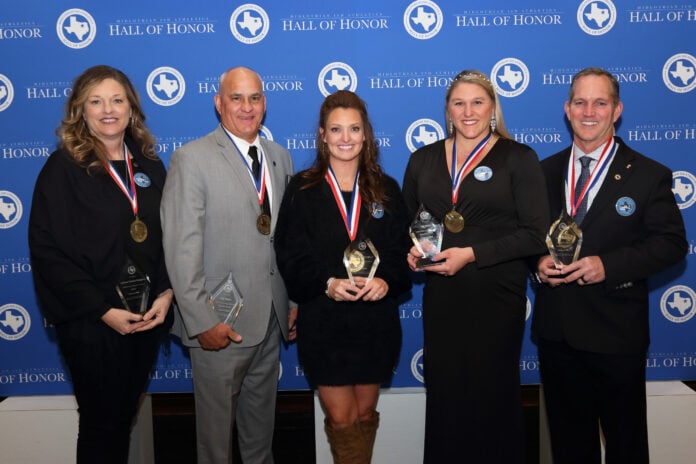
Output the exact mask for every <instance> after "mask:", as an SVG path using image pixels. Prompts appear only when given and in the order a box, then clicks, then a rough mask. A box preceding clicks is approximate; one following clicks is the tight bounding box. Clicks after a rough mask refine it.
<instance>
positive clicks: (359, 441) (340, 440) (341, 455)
mask: <svg viewBox="0 0 696 464" xmlns="http://www.w3.org/2000/svg"><path fill="white" fill-rule="evenodd" d="M324 431H325V432H326V437H327V438H328V440H329V445H330V446H331V455H332V456H333V460H334V464H369V462H370V458H369V456H368V454H367V450H366V447H367V444H366V442H365V438H364V436H363V433H362V431H361V429H360V425H359V423H358V422H355V423H353V424H351V425H349V426H348V427H344V428H342V429H335V428H333V427H332V426H331V424H329V421H328V420H327V419H324Z"/></svg>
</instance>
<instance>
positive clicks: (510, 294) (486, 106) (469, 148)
mask: <svg viewBox="0 0 696 464" xmlns="http://www.w3.org/2000/svg"><path fill="white" fill-rule="evenodd" d="M445 113H446V119H447V123H448V130H449V132H450V136H449V137H448V138H447V139H445V140H441V141H438V142H435V143H433V144H431V145H428V146H425V147H423V148H421V149H419V150H418V151H416V152H414V153H413V154H412V155H411V158H410V160H409V163H408V166H407V168H406V173H405V177H404V183H403V193H404V199H405V201H406V204H407V206H408V208H409V210H410V212H411V214H415V212H416V211H417V209H418V208H419V207H420V206H423V207H424V208H425V209H426V210H427V211H428V212H430V213H431V214H432V215H433V216H434V217H435V218H437V219H438V220H440V221H443V222H444V224H445V225H446V228H445V232H444V239H443V244H442V250H443V251H442V252H441V253H439V254H438V255H436V256H435V257H434V259H435V260H442V263H441V264H438V265H435V266H432V267H428V268H427V272H426V281H425V287H424V290H423V329H424V373H425V385H426V395H427V396H426V398H427V399H426V425H425V461H424V462H426V463H429V464H432V463H437V464H441V463H443V462H460V458H459V456H462V455H465V456H466V457H467V458H470V462H486V463H504V464H513V463H517V462H522V461H523V459H524V454H523V450H522V446H523V430H522V408H521V402H520V377H519V358H520V351H521V345H522V336H523V332H524V324H525V310H526V287H527V276H528V275H529V269H528V267H527V264H526V262H525V258H526V257H529V256H533V255H538V254H539V253H542V252H544V251H545V246H544V236H545V233H546V230H547V221H548V212H547V211H548V205H547V200H546V195H545V192H544V182H543V174H542V171H541V167H540V165H539V163H538V160H537V155H536V154H535V153H534V151H533V150H532V149H531V148H529V147H527V146H525V145H521V144H519V143H517V142H515V141H514V140H512V138H511V137H510V135H509V134H508V132H507V130H506V129H505V125H504V123H503V115H502V111H501V109H500V104H499V102H498V98H497V95H496V94H495V90H494V88H493V86H492V84H491V82H490V81H489V79H488V78H487V77H486V76H485V75H484V74H483V73H481V72H478V71H463V72H461V73H460V74H459V75H457V76H456V78H455V79H454V80H453V82H452V83H451V85H450V87H449V89H448V90H447V95H446V104H445ZM419 257H420V256H419V252H418V250H417V249H416V248H415V247H413V248H411V251H410V253H409V255H408V263H409V266H410V267H411V269H413V270H417V269H416V260H417V258H419Z"/></svg>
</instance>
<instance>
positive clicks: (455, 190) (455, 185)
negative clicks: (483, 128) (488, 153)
mask: <svg viewBox="0 0 696 464" xmlns="http://www.w3.org/2000/svg"><path fill="white" fill-rule="evenodd" d="M492 136H493V132H489V133H488V135H487V136H486V137H485V138H484V139H483V140H481V141H480V142H479V143H478V145H476V147H474V150H473V151H472V152H471V153H469V156H467V157H466V161H464V164H462V167H461V168H459V170H458V171H457V137H456V136H455V137H454V142H453V143H452V208H453V209H454V207H455V205H456V204H457V199H458V198H459V187H460V186H461V185H462V181H463V180H464V177H466V176H465V175H464V173H465V172H466V170H467V169H468V168H469V167H470V166H472V165H473V164H474V162H475V161H478V158H479V156H480V155H481V154H482V153H483V149H484V148H486V145H488V142H489V141H490V140H491V137H492Z"/></svg>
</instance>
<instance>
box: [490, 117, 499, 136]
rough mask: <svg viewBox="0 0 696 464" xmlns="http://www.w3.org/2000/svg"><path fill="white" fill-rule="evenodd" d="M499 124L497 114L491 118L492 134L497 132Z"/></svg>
mask: <svg viewBox="0 0 696 464" xmlns="http://www.w3.org/2000/svg"><path fill="white" fill-rule="evenodd" d="M497 124H498V123H497V122H496V120H495V114H493V116H492V117H491V132H495V128H496V126H497Z"/></svg>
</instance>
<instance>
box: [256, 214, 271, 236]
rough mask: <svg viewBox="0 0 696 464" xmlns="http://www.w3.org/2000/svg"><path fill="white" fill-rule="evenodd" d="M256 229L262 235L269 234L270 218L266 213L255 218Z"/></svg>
mask: <svg viewBox="0 0 696 464" xmlns="http://www.w3.org/2000/svg"><path fill="white" fill-rule="evenodd" d="M256 229H257V230H258V231H259V232H260V233H261V234H263V235H269V234H270V233H271V216H270V215H268V214H266V213H261V214H259V217H257V218H256Z"/></svg>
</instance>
